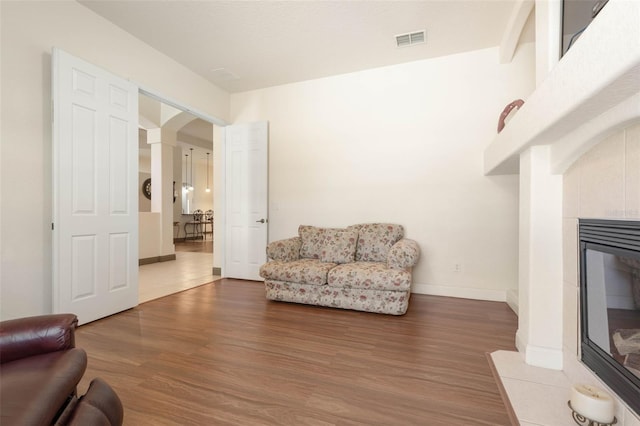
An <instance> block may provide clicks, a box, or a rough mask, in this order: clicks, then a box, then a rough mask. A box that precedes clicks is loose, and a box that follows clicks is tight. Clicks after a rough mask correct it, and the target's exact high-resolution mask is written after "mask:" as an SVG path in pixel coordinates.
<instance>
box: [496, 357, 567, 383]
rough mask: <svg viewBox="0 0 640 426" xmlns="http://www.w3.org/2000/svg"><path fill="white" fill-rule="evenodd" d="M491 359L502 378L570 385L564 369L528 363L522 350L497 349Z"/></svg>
mask: <svg viewBox="0 0 640 426" xmlns="http://www.w3.org/2000/svg"><path fill="white" fill-rule="evenodd" d="M491 359H492V360H493V364H494V365H495V366H496V370H497V371H498V374H499V375H500V377H501V378H510V379H517V380H522V381H528V382H532V383H540V384H547V385H552V386H569V382H568V381H567V378H566V376H565V375H564V374H563V373H562V371H557V370H550V369H548V368H541V367H534V366H531V365H528V364H527V363H525V361H524V358H523V356H522V354H521V353H520V352H512V351H496V352H493V353H491Z"/></svg>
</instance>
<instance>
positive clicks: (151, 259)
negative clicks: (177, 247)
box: [138, 253, 176, 266]
mask: <svg viewBox="0 0 640 426" xmlns="http://www.w3.org/2000/svg"><path fill="white" fill-rule="evenodd" d="M170 260H176V254H175V253H174V254H166V255H164V256H155V257H146V258H144V259H138V266H142V265H150V264H152V263H158V262H168V261H170Z"/></svg>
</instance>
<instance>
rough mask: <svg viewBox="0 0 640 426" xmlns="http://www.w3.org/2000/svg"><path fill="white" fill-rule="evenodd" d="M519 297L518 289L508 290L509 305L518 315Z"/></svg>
mask: <svg viewBox="0 0 640 426" xmlns="http://www.w3.org/2000/svg"><path fill="white" fill-rule="evenodd" d="M519 303H520V301H519V298H518V291H517V290H513V289H512V290H507V305H509V307H510V308H511V310H512V311H513V312H515V314H516V315H518V306H519Z"/></svg>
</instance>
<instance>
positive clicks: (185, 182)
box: [182, 154, 189, 191]
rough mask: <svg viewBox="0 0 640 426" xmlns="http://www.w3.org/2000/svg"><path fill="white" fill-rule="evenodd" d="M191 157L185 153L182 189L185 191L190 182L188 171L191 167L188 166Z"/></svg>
mask: <svg viewBox="0 0 640 426" xmlns="http://www.w3.org/2000/svg"><path fill="white" fill-rule="evenodd" d="M188 158H189V154H185V155H184V180H183V181H182V190H183V191H188V190H189V188H188V186H189V185H188V184H187V172H188V171H189V169H188V168H187V159H188Z"/></svg>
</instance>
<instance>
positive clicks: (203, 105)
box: [0, 1, 229, 319]
mask: <svg viewBox="0 0 640 426" xmlns="http://www.w3.org/2000/svg"><path fill="white" fill-rule="evenodd" d="M0 8H1V17H0V19H1V21H0V23H1V25H0V27H1V29H0V31H1V33H0V35H1V39H2V40H1V51H2V64H1V67H2V68H1V80H0V84H1V86H2V94H1V96H2V99H1V100H2V116H1V121H2V129H1V139H2V144H1V145H0V150H1V151H0V161H1V164H0V165H1V167H0V179H1V184H0V185H1V187H0V199H1V200H2V217H1V219H0V220H1V223H0V235H1V237H2V238H0V252H1V254H2V265H1V271H0V299H1V302H0V318H2V319H8V318H14V317H19V316H26V315H37V314H42V313H48V312H51V299H52V290H51V282H52V278H51V258H52V255H51V241H52V240H51V217H52V208H51V204H52V200H51V194H52V191H51V161H52V159H51V107H50V105H51V95H50V93H51V49H52V47H54V46H56V47H59V48H62V49H64V50H66V51H67V52H69V53H71V54H73V55H76V56H79V57H81V58H83V59H85V60H87V61H89V62H91V63H94V64H96V65H98V66H101V67H103V68H105V69H107V70H109V71H111V72H112V73H114V74H117V75H120V76H122V77H125V78H128V79H131V80H133V81H135V82H137V83H139V84H142V85H144V86H145V87H146V88H150V89H153V90H156V91H157V92H159V93H162V94H163V95H164V96H167V97H168V98H171V99H175V100H177V101H180V102H182V103H184V104H186V105H188V106H189V107H191V108H193V109H195V110H199V111H202V112H204V113H206V114H209V115H211V116H215V117H219V118H221V119H223V120H227V118H228V117H227V116H228V112H229V95H228V94H227V93H226V92H224V91H222V90H220V89H219V88H217V87H216V86H214V85H212V84H210V83H208V82H207V81H206V80H204V79H203V78H202V77H200V76H198V75H196V74H194V73H192V72H191V71H189V70H187V69H186V68H185V67H184V66H182V65H180V64H178V63H177V62H175V61H173V60H172V59H169V58H168V57H166V56H164V55H162V54H161V53H159V52H158V51H157V50H155V49H152V48H151V47H149V46H148V45H146V44H144V43H143V42H141V41H140V40H138V39H136V38H134V37H133V36H131V35H130V34H128V33H126V32H125V31H123V30H121V29H120V28H118V27H116V26H115V25H113V24H111V23H109V22H107V21H106V20H104V19H103V18H101V17H99V16H98V15H96V14H94V13H93V12H91V11H90V10H88V9H87V8H85V7H84V6H82V5H80V4H78V3H76V2H73V1H64V2H48V1H47V2H0ZM16 182H20V185H16V184H15V183H16Z"/></svg>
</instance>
